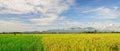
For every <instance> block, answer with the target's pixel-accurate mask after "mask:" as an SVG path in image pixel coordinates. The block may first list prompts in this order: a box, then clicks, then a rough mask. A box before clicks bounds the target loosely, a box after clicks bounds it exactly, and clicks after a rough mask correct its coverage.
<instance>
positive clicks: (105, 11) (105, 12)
mask: <svg viewBox="0 0 120 51" xmlns="http://www.w3.org/2000/svg"><path fill="white" fill-rule="evenodd" d="M118 8H119V7H113V8H108V7H99V8H96V9H91V10H87V11H83V13H94V15H93V16H92V17H97V18H106V19H114V18H117V17H118V16H120V13H119V12H118V11H117V9H118Z"/></svg>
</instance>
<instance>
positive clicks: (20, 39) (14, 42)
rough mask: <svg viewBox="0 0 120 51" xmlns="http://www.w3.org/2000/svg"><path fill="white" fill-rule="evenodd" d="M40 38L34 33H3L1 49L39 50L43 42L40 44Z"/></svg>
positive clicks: (16, 50)
mask: <svg viewBox="0 0 120 51" xmlns="http://www.w3.org/2000/svg"><path fill="white" fill-rule="evenodd" d="M38 40H39V38H38V37H36V36H32V35H24V36H22V35H16V36H14V35H1V36H0V51H37V50H38V49H37V48H38V47H39V46H38V45H40V44H41V43H39V44H38V42H37V41H38ZM39 50H40V51H41V49H39Z"/></svg>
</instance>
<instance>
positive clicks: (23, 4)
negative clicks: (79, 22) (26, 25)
mask: <svg viewBox="0 0 120 51" xmlns="http://www.w3.org/2000/svg"><path fill="white" fill-rule="evenodd" d="M73 3H74V0H19V1H18V0H0V14H26V13H31V12H33V13H40V15H41V16H39V18H33V19H31V21H32V22H35V23H36V24H38V25H47V24H50V23H52V22H54V21H55V20H57V18H58V17H60V16H59V14H61V13H62V12H64V11H65V10H67V9H69V7H70V6H71V5H72V4H73Z"/></svg>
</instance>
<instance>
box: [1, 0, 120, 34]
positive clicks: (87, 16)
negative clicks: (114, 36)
mask: <svg viewBox="0 0 120 51" xmlns="http://www.w3.org/2000/svg"><path fill="white" fill-rule="evenodd" d="M71 27H95V28H97V29H100V30H116V31H120V0H0V32H14V31H19V32H21V31H45V30H50V29H67V28H71Z"/></svg>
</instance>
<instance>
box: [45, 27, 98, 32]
mask: <svg viewBox="0 0 120 51" xmlns="http://www.w3.org/2000/svg"><path fill="white" fill-rule="evenodd" d="M94 30H96V29H95V28H93V27H85V28H81V27H75V28H67V29H54V30H47V31H44V32H85V31H86V32H88V31H89V32H91V31H94Z"/></svg>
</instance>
